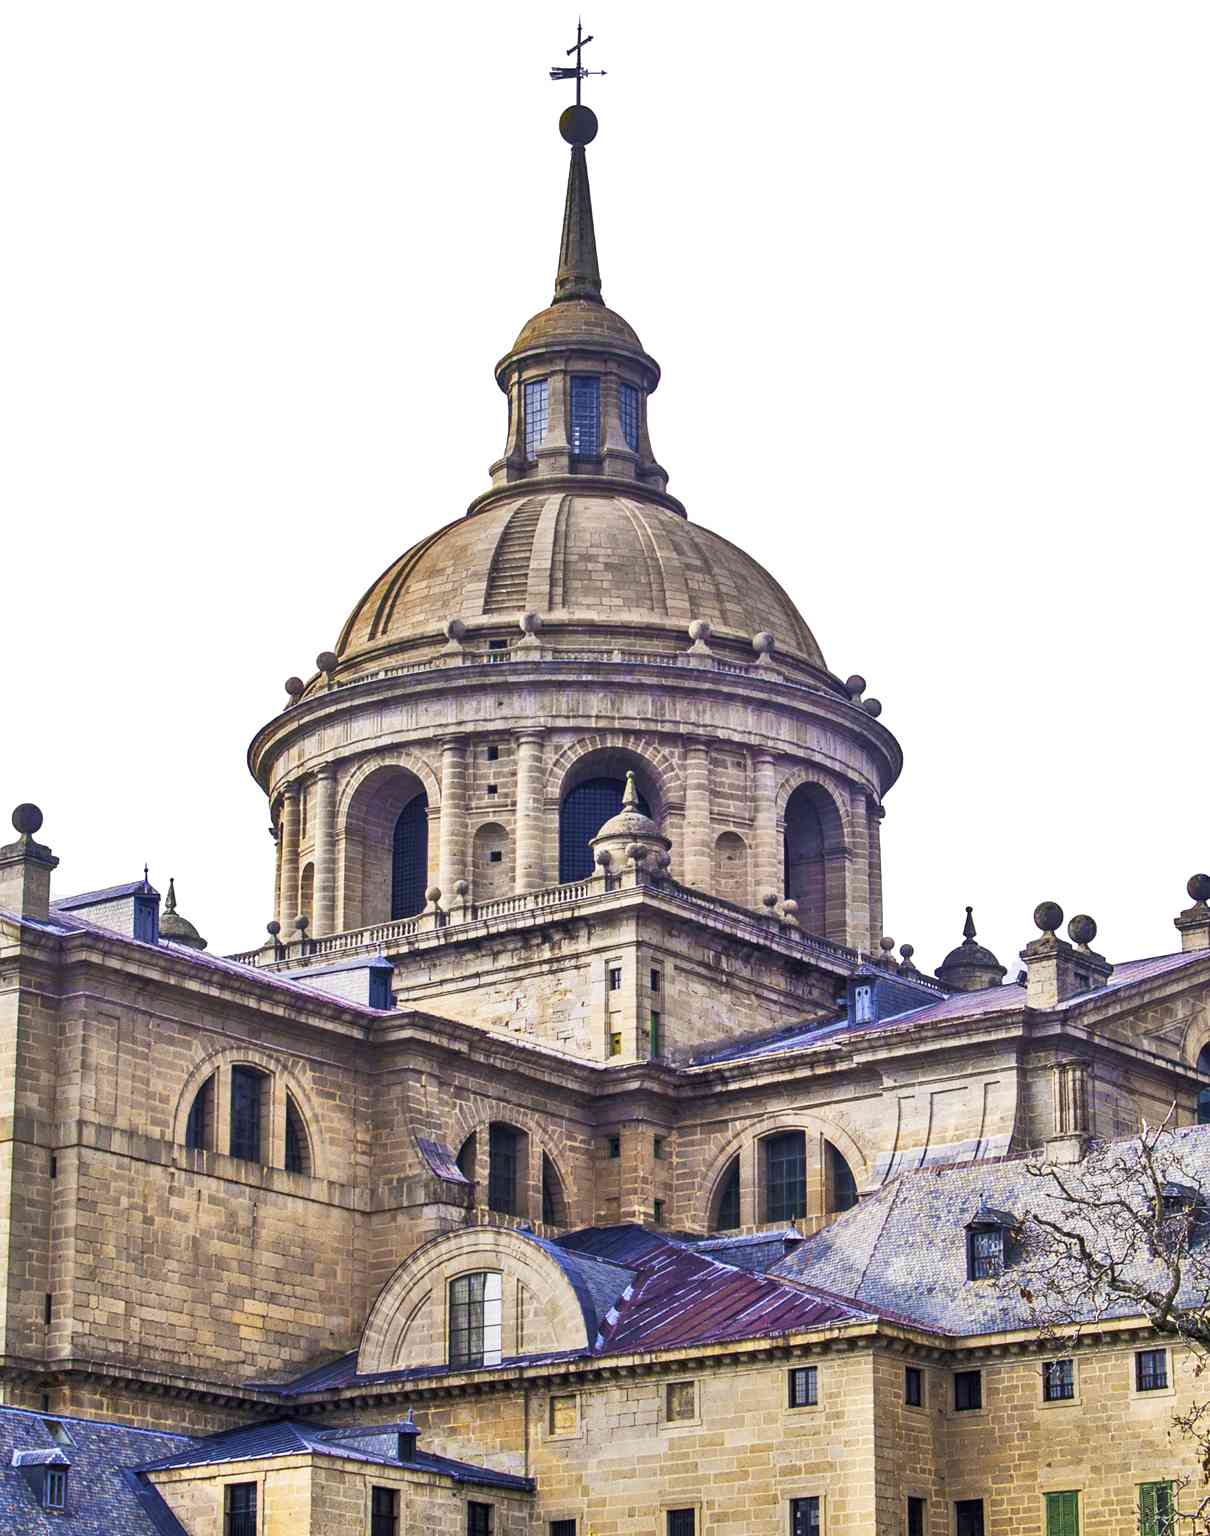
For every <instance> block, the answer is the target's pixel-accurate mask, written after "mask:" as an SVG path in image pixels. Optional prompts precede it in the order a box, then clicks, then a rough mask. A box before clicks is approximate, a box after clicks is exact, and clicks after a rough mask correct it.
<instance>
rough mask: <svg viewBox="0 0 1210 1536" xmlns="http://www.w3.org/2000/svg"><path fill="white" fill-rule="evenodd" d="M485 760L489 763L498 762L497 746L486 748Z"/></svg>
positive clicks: (498, 749)
mask: <svg viewBox="0 0 1210 1536" xmlns="http://www.w3.org/2000/svg"><path fill="white" fill-rule="evenodd" d="M487 760H488V762H489V763H498V762H499V761H500V748H499V747H497V746H490V747H488V749H487Z"/></svg>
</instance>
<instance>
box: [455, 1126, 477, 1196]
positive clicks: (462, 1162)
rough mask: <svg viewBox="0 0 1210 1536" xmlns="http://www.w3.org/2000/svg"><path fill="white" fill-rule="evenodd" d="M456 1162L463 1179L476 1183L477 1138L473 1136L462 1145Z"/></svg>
mask: <svg viewBox="0 0 1210 1536" xmlns="http://www.w3.org/2000/svg"><path fill="white" fill-rule="evenodd" d="M455 1162H456V1163H457V1164H458V1172H459V1173H460V1174H461V1175H462V1177H463V1178H464V1179H469V1180H470V1181H471V1183H472V1184H473V1183H474V1182H475V1138H474V1137H473V1136H468V1137H467V1138H466V1140H465V1141H464V1142H463V1143H462V1146H461V1147H460V1148H459V1149H458V1156H457V1157H456V1158H455Z"/></svg>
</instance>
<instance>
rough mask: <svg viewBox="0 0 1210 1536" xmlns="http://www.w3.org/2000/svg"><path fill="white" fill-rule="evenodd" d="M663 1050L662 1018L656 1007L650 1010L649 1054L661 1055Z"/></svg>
mask: <svg viewBox="0 0 1210 1536" xmlns="http://www.w3.org/2000/svg"><path fill="white" fill-rule="evenodd" d="M663 1052H664V1020H663V1017H662V1015H661V1014H660V1011H659V1009H658V1008H653V1009H652V1010H651V1054H652V1055H653V1056H661V1055H663Z"/></svg>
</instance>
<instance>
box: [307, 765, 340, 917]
mask: <svg viewBox="0 0 1210 1536" xmlns="http://www.w3.org/2000/svg"><path fill="white" fill-rule="evenodd" d="M335 931H336V770H335V768H326V767H325V768H321V769H320V770H319V772H318V773H317V774H316V776H315V911H314V912H313V913H312V914H311V934H312V936H313V937H315V936H317V935H320V934H325V933H334V932H335Z"/></svg>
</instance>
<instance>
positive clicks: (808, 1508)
mask: <svg viewBox="0 0 1210 1536" xmlns="http://www.w3.org/2000/svg"><path fill="white" fill-rule="evenodd" d="M819 1531H820V1525H819V1495H818V1494H815V1495H813V1496H812V1497H811V1498H809V1499H791V1500H790V1533H791V1536H819Z"/></svg>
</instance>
